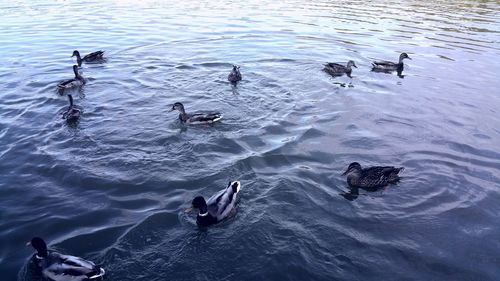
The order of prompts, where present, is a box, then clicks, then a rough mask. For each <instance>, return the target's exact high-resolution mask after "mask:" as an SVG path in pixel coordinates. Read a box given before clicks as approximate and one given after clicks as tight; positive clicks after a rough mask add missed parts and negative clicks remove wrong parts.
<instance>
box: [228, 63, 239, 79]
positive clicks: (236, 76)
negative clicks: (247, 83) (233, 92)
mask: <svg viewBox="0 0 500 281" xmlns="http://www.w3.org/2000/svg"><path fill="white" fill-rule="evenodd" d="M241 79H242V77H241V72H240V67H239V66H236V65H233V69H232V70H231V73H229V75H228V76H227V80H229V82H233V83H235V82H238V81H240V80H241Z"/></svg>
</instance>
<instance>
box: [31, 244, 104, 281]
mask: <svg viewBox="0 0 500 281" xmlns="http://www.w3.org/2000/svg"><path fill="white" fill-rule="evenodd" d="M30 245H31V246H33V248H35V250H36V251H37V253H36V254H34V255H33V258H32V259H33V261H34V263H35V264H36V266H37V267H38V269H40V270H41V271H42V275H43V277H44V278H45V279H48V280H54V281H67V280H82V281H83V280H100V279H102V276H103V275H104V274H105V271H104V269H103V268H101V267H98V266H96V265H95V264H94V263H93V262H91V261H87V260H84V259H82V258H79V257H75V256H70V255H63V254H60V253H58V252H56V251H52V250H47V244H45V241H43V239H42V238H40V237H34V238H33V239H31V241H30V242H28V243H27V244H26V246H30Z"/></svg>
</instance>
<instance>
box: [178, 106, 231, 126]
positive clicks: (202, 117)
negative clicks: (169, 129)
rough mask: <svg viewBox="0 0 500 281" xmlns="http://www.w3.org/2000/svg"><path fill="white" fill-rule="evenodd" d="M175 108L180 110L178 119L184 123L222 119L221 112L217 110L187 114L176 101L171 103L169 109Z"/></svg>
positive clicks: (206, 122)
mask: <svg viewBox="0 0 500 281" xmlns="http://www.w3.org/2000/svg"><path fill="white" fill-rule="evenodd" d="M174 110H177V111H179V112H180V114H179V119H180V120H181V122H182V123H186V124H211V123H214V122H217V121H219V120H221V119H222V114H220V113H219V112H207V113H203V112H196V113H191V114H188V113H186V111H185V110H184V105H183V104H182V103H180V102H176V103H174V104H173V105H172V109H171V110H170V111H174Z"/></svg>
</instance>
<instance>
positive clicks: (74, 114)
mask: <svg viewBox="0 0 500 281" xmlns="http://www.w3.org/2000/svg"><path fill="white" fill-rule="evenodd" d="M68 99H69V107H68V109H67V110H66V112H64V113H63V119H66V120H68V121H76V120H78V118H80V115H82V109H81V108H79V107H78V106H77V105H74V104H73V96H71V95H68Z"/></svg>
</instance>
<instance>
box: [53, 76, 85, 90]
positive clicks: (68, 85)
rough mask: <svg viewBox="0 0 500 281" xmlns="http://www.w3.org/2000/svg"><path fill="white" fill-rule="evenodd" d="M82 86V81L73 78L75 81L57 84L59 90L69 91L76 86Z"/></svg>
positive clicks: (70, 80)
mask: <svg viewBox="0 0 500 281" xmlns="http://www.w3.org/2000/svg"><path fill="white" fill-rule="evenodd" d="M81 84H82V82H81V81H80V80H78V79H76V78H73V79H69V80H65V81H62V82H61V83H59V84H57V87H58V88H59V89H68V88H72V87H75V86H79V85H81Z"/></svg>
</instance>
